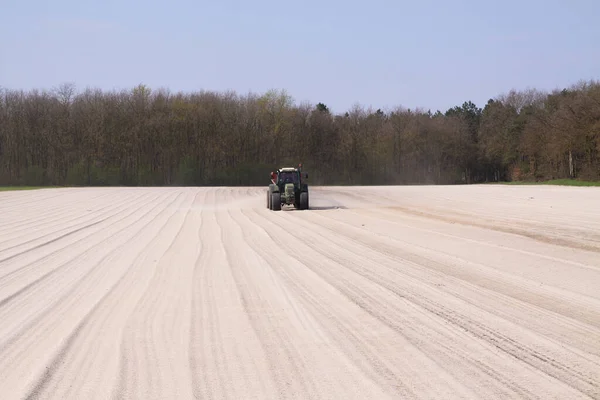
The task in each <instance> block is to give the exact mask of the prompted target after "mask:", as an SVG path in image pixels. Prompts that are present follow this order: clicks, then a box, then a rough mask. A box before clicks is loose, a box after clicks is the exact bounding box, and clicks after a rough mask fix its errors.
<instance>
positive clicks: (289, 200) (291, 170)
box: [267, 164, 308, 211]
mask: <svg viewBox="0 0 600 400" xmlns="http://www.w3.org/2000/svg"><path fill="white" fill-rule="evenodd" d="M302 178H304V179H308V174H307V173H303V172H302V164H299V165H298V168H295V167H286V168H279V169H278V170H277V171H275V172H271V183H269V188H268V189H267V208H268V209H269V210H274V211H279V210H281V207H282V206H283V205H286V206H293V207H295V208H296V209H298V210H308V185H307V184H306V183H304V182H303V181H302Z"/></svg>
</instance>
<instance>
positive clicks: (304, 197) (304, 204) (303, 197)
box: [300, 192, 308, 210]
mask: <svg viewBox="0 0 600 400" xmlns="http://www.w3.org/2000/svg"><path fill="white" fill-rule="evenodd" d="M300 209H301V210H308V192H302V193H300Z"/></svg>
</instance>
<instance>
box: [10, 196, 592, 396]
mask: <svg viewBox="0 0 600 400" xmlns="http://www.w3.org/2000/svg"><path fill="white" fill-rule="evenodd" d="M311 207H312V208H313V209H311V210H308V211H296V210H293V209H292V210H285V209H284V210H282V211H277V212H275V211H269V210H268V209H267V208H266V187H265V188H102V189H101V188H77V189H75V188H73V189H71V188H69V189H47V190H39V191H35V190H34V191H15V192H8V191H7V192H2V193H0V397H1V398H2V399H5V400H8V399H25V398H40V399H50V398H52V399H111V398H131V399H133V398H135V399H194V398H197V399H292V398H296V399H433V398H435V399H544V400H548V399H570V400H574V399H600V190H599V189H598V188H584V187H558V186H505V185H481V186H475V185H473V186H453V187H445V186H437V187H429V186H411V187H374V188H366V187H335V188H333V187H326V188H313V189H312V193H311Z"/></svg>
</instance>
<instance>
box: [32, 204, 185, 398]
mask: <svg viewBox="0 0 600 400" xmlns="http://www.w3.org/2000/svg"><path fill="white" fill-rule="evenodd" d="M172 194H173V195H174V196H167V199H168V198H169V197H174V198H173V199H171V200H170V201H169V202H168V204H167V205H166V206H165V205H164V202H165V201H166V199H161V200H160V201H159V202H158V203H157V204H156V205H155V206H154V207H153V208H152V210H156V209H157V208H158V212H156V213H155V214H154V215H150V214H149V213H146V214H144V216H143V217H142V218H139V219H138V220H137V222H138V223H140V222H143V221H144V217H146V216H147V217H148V218H147V219H148V220H147V221H146V222H145V223H143V224H142V226H140V227H139V229H137V231H135V232H133V234H132V235H131V236H130V239H132V240H124V241H122V242H121V243H120V245H119V246H118V247H117V248H115V249H112V250H111V252H110V253H109V254H107V255H106V256H105V257H103V258H102V260H101V261H100V262H99V263H97V264H96V265H95V267H94V269H92V270H91V271H89V272H88V273H87V274H86V275H85V276H84V277H82V279H81V280H80V282H78V284H77V285H76V286H75V287H74V288H73V290H72V291H71V292H70V293H68V294H65V296H64V298H65V299H68V298H69V297H80V296H82V295H85V296H86V299H89V297H90V295H91V293H93V291H94V290H95V291H96V292H99V293H98V295H100V297H99V299H98V300H97V301H96V302H94V303H93V304H92V305H91V306H90V307H88V308H87V310H86V311H83V310H81V313H83V315H81V317H79V318H77V317H75V318H73V319H72V320H71V321H73V320H76V321H77V320H78V321H79V323H78V324H77V325H76V326H75V327H74V328H73V329H71V330H70V334H69V335H68V336H67V337H66V339H65V340H64V341H63V343H62V345H60V347H58V348H57V349H56V351H55V353H54V356H53V357H52V359H51V360H50V361H49V362H48V363H47V367H46V369H45V371H44V372H43V373H42V374H41V375H40V376H39V377H38V378H37V379H36V380H35V381H34V382H33V383H32V384H31V385H30V387H29V389H28V393H27V395H26V396H25V398H27V399H39V398H48V397H50V398H55V397H56V396H54V395H53V391H56V390H58V389H60V388H62V389H63V390H66V391H67V393H65V395H67V396H70V393H68V392H69V391H70V390H73V389H74V388H77V387H78V388H80V389H81V387H82V386H85V383H86V380H85V379H83V378H86V375H82V374H81V372H82V368H81V367H82V366H84V368H85V367H87V368H88V369H89V368H91V367H93V365H92V364H90V362H89V361H90V360H89V359H88V357H87V355H88V352H89V351H94V349H96V350H97V348H95V347H91V348H90V349H88V350H87V351H85V350H84V351H82V352H76V351H75V350H74V348H75V347H76V345H77V344H78V342H79V346H80V347H89V345H88V346H85V343H84V344H82V343H81V342H82V341H84V335H83V333H84V332H86V331H87V333H88V336H89V335H90V334H91V333H92V332H94V330H93V329H91V328H90V326H91V325H93V324H94V323H95V322H96V321H95V320H94V317H95V316H96V315H97V314H98V313H99V311H100V310H101V309H102V307H103V306H104V305H105V303H106V302H107V300H108V299H109V298H110V297H111V296H113V297H114V293H115V292H116V291H117V290H118V289H119V288H120V287H122V286H123V284H124V282H125V278H126V277H127V276H128V275H131V274H132V271H133V270H132V269H131V268H128V266H131V265H132V263H135V260H136V259H137V258H139V257H140V251H131V246H132V245H133V244H135V242H136V241H139V239H138V238H139V236H137V237H136V235H138V234H140V233H142V232H144V230H145V229H147V228H148V227H150V226H151V225H152V224H153V223H154V222H155V221H156V219H157V218H159V217H160V216H161V215H162V214H164V213H165V211H167V210H168V207H169V206H170V205H172V204H174V203H175V202H176V201H177V200H178V199H179V197H180V196H181V193H172ZM161 206H162V207H161ZM173 214H174V213H172V214H171V215H170V216H167V218H166V219H167V222H166V223H168V222H169V221H170V220H171V217H172V215H173ZM166 223H165V224H164V225H166ZM164 225H163V226H164ZM155 236H156V234H154V235H151V236H150V239H152V238H153V237H155ZM132 242H133V243H132ZM142 245H143V242H142ZM127 251H129V254H128V256H127V257H123V253H125V252H127ZM123 258H125V260H123ZM127 259H130V260H131V261H130V262H127ZM115 260H120V262H119V263H115V262H114V261H115ZM102 264H105V265H106V267H107V268H100V266H101V265H102ZM111 272H112V274H111ZM107 275H114V277H115V279H114V280H108V281H107V282H106V284H107V285H106V286H105V289H104V290H99V289H98V282H101V281H102V279H103V278H105V277H107ZM131 283H135V281H133V282H130V284H131ZM86 286H90V289H91V290H90V291H87V292H84V290H83V288H85V287H86ZM76 291H79V292H83V293H81V294H80V295H79V296H76V295H75V292H76ZM101 293H103V294H101ZM119 297H122V295H120V296H119ZM88 301H89V300H88ZM119 305H120V302H119V301H118V299H117V301H115V304H113V307H112V309H111V311H114V310H115V308H116V307H119ZM55 307H58V305H57V306H55ZM65 312H66V310H65ZM72 312H76V311H75V310H73V311H72ZM111 314H112V313H111V312H109V313H107V315H108V316H110V315H111ZM111 337H112V336H108V338H111ZM92 340H93V337H92ZM102 347H103V348H105V349H107V347H104V346H102ZM108 348H110V347H108ZM77 356H79V357H80V358H82V360H81V361H80V364H79V365H78V366H77V368H75V371H73V372H72V374H68V375H69V376H72V377H73V376H74V375H73V374H75V375H76V376H77V377H79V378H80V379H79V380H78V382H79V385H76V384H75V385H74V384H73V383H72V382H71V384H70V385H66V386H65V385H63V386H61V385H60V384H61V383H62V380H61V374H60V373H59V371H61V370H63V371H64V370H65V369H67V368H69V367H70V366H71V365H72V364H71V363H72V360H70V358H72V357H77Z"/></svg>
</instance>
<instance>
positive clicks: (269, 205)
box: [267, 189, 271, 210]
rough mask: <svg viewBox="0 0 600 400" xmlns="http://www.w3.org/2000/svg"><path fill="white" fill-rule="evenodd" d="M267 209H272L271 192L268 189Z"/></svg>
mask: <svg viewBox="0 0 600 400" xmlns="http://www.w3.org/2000/svg"><path fill="white" fill-rule="evenodd" d="M267 208H268V209H269V210H270V209H271V190H270V189H267Z"/></svg>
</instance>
